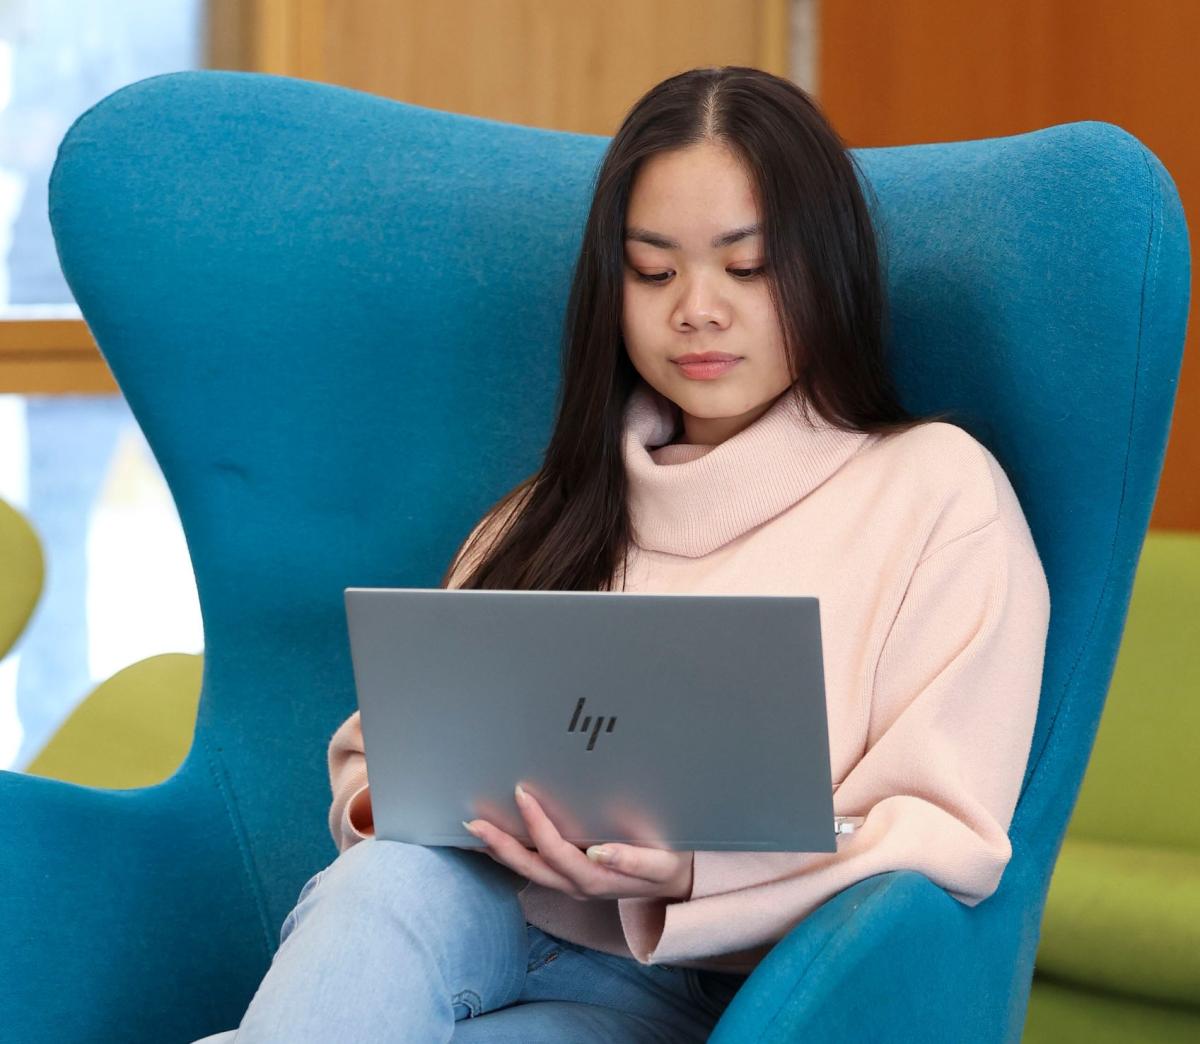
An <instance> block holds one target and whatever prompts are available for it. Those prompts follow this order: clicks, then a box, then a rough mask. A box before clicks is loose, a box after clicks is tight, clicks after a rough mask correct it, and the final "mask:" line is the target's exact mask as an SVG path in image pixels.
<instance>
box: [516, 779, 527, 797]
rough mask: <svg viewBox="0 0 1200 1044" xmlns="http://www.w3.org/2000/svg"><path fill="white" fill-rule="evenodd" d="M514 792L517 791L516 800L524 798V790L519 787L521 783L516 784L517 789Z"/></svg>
mask: <svg viewBox="0 0 1200 1044" xmlns="http://www.w3.org/2000/svg"><path fill="white" fill-rule="evenodd" d="M516 793H517V800H518V801H524V800H525V791H524V790H522V789H521V784H520V783H518V784H517V791H516Z"/></svg>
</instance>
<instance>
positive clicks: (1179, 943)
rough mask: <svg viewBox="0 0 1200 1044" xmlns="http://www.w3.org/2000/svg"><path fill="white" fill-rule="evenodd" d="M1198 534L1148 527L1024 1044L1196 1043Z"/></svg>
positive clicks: (1070, 833) (1064, 859)
mask: <svg viewBox="0 0 1200 1044" xmlns="http://www.w3.org/2000/svg"><path fill="white" fill-rule="evenodd" d="M1197 737H1200V533H1192V532H1175V531H1160V530H1151V531H1150V532H1149V533H1148V534H1147V537H1146V542H1145V546H1144V548H1143V551H1142V556H1141V559H1140V561H1139V563H1138V567H1137V573H1136V576H1135V580H1134V587H1133V593H1132V596H1131V600H1130V607H1129V615H1128V618H1127V621H1126V627H1125V632H1124V634H1123V636H1122V639H1121V646H1120V649H1119V652H1118V655H1117V663H1116V669H1115V671H1114V674H1113V680H1112V685H1111V687H1110V689H1109V693H1108V698H1107V701H1106V703H1105V705H1104V712H1103V715H1102V717H1101V719H1100V726H1099V731H1098V732H1097V736H1096V744H1095V748H1094V750H1093V752H1092V756H1091V760H1090V762H1089V763H1088V769H1087V772H1086V774H1085V776H1084V779H1083V783H1082V786H1081V789H1080V792H1079V799H1078V802H1077V804H1076V806H1075V809H1074V812H1073V813H1072V816H1071V820H1070V824H1069V826H1068V829H1067V833H1066V836H1065V838H1064V840H1063V844H1062V850H1061V852H1060V854H1059V857H1058V861H1057V863H1056V864H1055V869H1054V874H1053V876H1052V878H1051V881H1050V889H1049V892H1048V894H1047V900H1046V907H1045V912H1044V915H1043V919H1042V935H1041V940H1040V943H1039V948H1038V951H1037V958H1036V962H1035V977H1034V982H1033V989H1032V993H1031V995H1030V1002H1029V1011H1028V1016H1027V1019H1026V1024H1025V1034H1024V1038H1023V1040H1024V1042H1025V1044H1043V1042H1045V1044H1073V1042H1075V1041H1086V1042H1088V1044H1108V1042H1110V1041H1111V1042H1114V1044H1116V1042H1121V1044H1126V1042H1129V1041H1137V1042H1138V1044H1157V1042H1163V1044H1166V1042H1174V1041H1180V1042H1182V1041H1197V1040H1200V803H1198V802H1197V800H1196V796H1197V794H1200V758H1198V757H1197V749H1198V742H1197Z"/></svg>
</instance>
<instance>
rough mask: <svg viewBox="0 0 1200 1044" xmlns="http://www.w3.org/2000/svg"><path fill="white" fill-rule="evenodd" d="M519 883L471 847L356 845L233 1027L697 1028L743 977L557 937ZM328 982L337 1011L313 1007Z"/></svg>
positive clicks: (299, 1032)
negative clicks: (527, 904)
mask: <svg viewBox="0 0 1200 1044" xmlns="http://www.w3.org/2000/svg"><path fill="white" fill-rule="evenodd" d="M523 883H524V878H522V877H520V876H519V875H517V874H515V873H513V872H512V871H510V870H508V868H506V867H503V866H501V865H500V864H498V863H496V862H495V861H494V860H492V859H491V858H490V857H489V856H487V855H486V854H485V853H482V852H478V851H473V850H469V849H457V848H442V847H425V846H420V845H409V844H406V843H403V842H393V841H380V840H378V839H374V838H372V839H368V840H365V841H361V842H358V843H356V844H355V845H353V846H352V847H351V848H349V849H347V850H346V851H345V852H343V853H341V854H340V855H339V856H338V858H337V859H336V860H334V862H332V863H331V864H329V866H327V867H325V868H324V869H323V870H321V871H320V872H318V873H317V874H316V875H314V876H313V877H312V878H311V879H310V880H309V881H308V882H307V883H306V884H305V886H304V888H303V889H302V890H301V892H300V896H299V898H298V899H297V902H296V906H295V908H294V909H293V910H292V912H291V913H289V914H288V916H287V918H286V919H285V921H284V925H283V927H282V929H281V933H280V934H281V939H280V949H279V951H277V953H276V955H275V958H274V959H273V961H272V966H271V969H269V970H268V974H267V976H266V977H265V978H264V982H263V984H262V985H260V988H259V991H258V993H256V995H255V997H254V999H253V1001H252V1003H251V1005H250V1008H249V1009H248V1011H247V1015H246V1017H245V1018H244V1019H243V1022H242V1029H243V1034H241V1035H239V1037H238V1038H237V1039H239V1040H241V1039H245V1040H248V1041H252V1040H258V1039H263V1040H265V1039H272V1038H271V1036H270V1032H269V1031H270V1030H271V1029H272V1028H273V1029H274V1030H275V1031H276V1032H279V1031H282V1030H283V1029H284V1028H285V1027H286V1028H287V1029H288V1031H289V1032H291V1033H292V1034H293V1036H292V1039H294V1040H297V1041H299V1040H301V1039H309V1036H311V1037H313V1038H314V1039H316V1038H317V1036H318V1035H319V1030H320V1027H321V1025H322V1023H323V1022H324V1020H325V1019H326V1016H328V1020H329V1025H330V1026H337V1025H339V1024H340V1023H341V1021H342V1019H343V1018H344V1013H351V1014H353V1016H354V1018H355V1019H357V1020H358V1023H359V1028H360V1030H361V1031H362V1032H368V1030H369V1032H370V1035H371V1036H372V1039H379V1040H380V1041H381V1044H383V1041H385V1040H392V1039H396V1040H400V1039H410V1038H406V1037H404V1036H403V1033H404V1032H405V1030H406V1028H409V1027H415V1026H418V1025H419V1026H421V1027H422V1029H423V1035H424V1037H425V1039H427V1040H430V1041H432V1040H434V1039H441V1040H453V1041H454V1042H456V1044H463V1042H468V1044H469V1042H471V1041H485V1040H486V1041H489V1042H496V1044H504V1042H506V1041H521V1042H522V1044H536V1042H537V1041H539V1040H546V1041H552V1040H553V1041H561V1040H571V1041H578V1042H581V1044H586V1042H589V1041H597V1042H599V1041H606V1042H607V1041H612V1040H623V1041H631V1042H642V1041H647V1042H649V1041H692V1040H694V1041H704V1040H707V1038H708V1035H709V1033H710V1032H711V1029H712V1027H713V1025H715V1023H716V1021H717V1019H718V1018H719V1016H720V1012H721V1010H723V1008H724V1005H725V1004H726V1003H728V1000H729V998H730V997H731V996H732V991H733V989H734V988H736V986H737V984H738V983H739V982H740V981H741V980H740V979H739V978H730V977H725V976H715V977H714V975H713V973H711V972H704V971H700V970H698V969H691V968H680V967H673V966H667V965H643V964H641V963H639V962H638V961H636V960H634V959H632V958H623V957H618V956H615V955H612V954H607V953H603V952H601V951H598V950H593V949H591V948H589V947H586V946H582V945H579V944H576V943H572V942H569V941H566V940H563V939H559V938H557V937H556V936H553V935H550V934H548V933H546V932H544V931H542V930H541V929H540V928H537V927H536V926H533V925H530V924H528V923H527V922H525V920H524V917H523V916H522V914H521V912H520V904H519V901H518V899H517V896H516V893H517V891H518V890H519V888H520V886H521V885H522V884H523ZM522 926H523V927H522ZM330 989H332V990H334V991H335V994H336V995H337V996H339V997H342V996H346V997H348V1000H347V1004H346V1006H345V1008H344V1012H338V1011H333V1012H328V1013H326V1012H325V1011H324V1010H323V1009H321V1008H319V1007H317V1006H314V1005H313V1003H312V1001H311V996H312V994H313V992H314V991H320V992H322V993H325V991H327V990H330ZM414 990H417V991H419V993H417V994H414ZM260 995H261V996H260ZM326 995H328V994H326ZM409 1005H411V1006H412V1017H411V1019H410V1018H409V1016H408V1013H407V1010H406V1009H407V1007H408V1006H409ZM247 1027H249V1028H247ZM346 1028H350V1027H346ZM256 1033H260V1034H262V1035H261V1036H255V1034H256ZM442 1033H447V1034H450V1033H452V1036H441V1034H442ZM397 1034H400V1035H399V1036H397ZM218 1039H219V1038H218ZM227 1039H228V1040H230V1041H232V1040H233V1039H235V1038H233V1037H229V1038H227ZM411 1039H415V1038H411ZM213 1044H216V1042H213Z"/></svg>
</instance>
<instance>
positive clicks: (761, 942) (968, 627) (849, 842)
mask: <svg viewBox="0 0 1200 1044" xmlns="http://www.w3.org/2000/svg"><path fill="white" fill-rule="evenodd" d="M1049 616H1050V594H1049V587H1048V585H1047V582H1046V577H1045V574H1044V572H1043V569H1042V564H1041V561H1040V559H1039V558H1038V555H1037V551H1036V548H1035V546H1034V543H1033V540H1032V537H1031V535H1030V533H1029V529H1028V526H1027V524H1026V522H1025V519H1024V516H1022V515H1021V514H1020V512H1019V509H1018V508H1017V507H1016V501H1015V497H1014V496H1013V494H1012V492H1011V489H1008V488H1004V489H1003V493H1002V496H1001V513H1000V514H999V515H997V516H996V517H993V518H992V519H991V520H990V521H988V522H985V523H983V524H981V525H980V526H979V527H978V528H976V529H974V530H973V531H971V532H967V533H963V534H961V535H959V536H957V537H955V538H952V539H951V540H949V541H948V542H947V543H945V544H942V545H941V546H940V547H938V548H936V549H935V550H933V551H932V552H929V553H927V554H926V556H925V557H924V558H923V559H922V560H921V561H920V562H919V563H918V564H917V566H916V567H915V568H914V570H913V572H912V574H911V577H910V580H909V583H908V585H907V588H906V590H905V592H904V594H903V597H902V598H901V600H900V603H899V608H898V609H897V612H896V616H895V618H894V620H893V622H892V625H891V628H890V630H889V631H888V633H887V636H886V638H885V640H884V643H883V647H882V650H881V652H880V655H879V658H878V661H877V664H876V670H875V676H874V684H873V687H872V689H871V691H872V697H871V705H870V708H869V720H868V729H867V742H866V744H865V748H864V754H863V756H862V757H861V758H860V759H859V761H858V762H857V763H856V764H855V766H854V767H853V768H852V769H851V771H850V772H849V773H847V775H846V777H845V779H844V780H843V781H842V782H841V784H840V785H839V786H838V787H837V789H836V790H835V792H834V812H835V814H836V815H841V816H865V820H864V822H863V823H862V825H861V826H860V827H859V828H858V829H857V830H856V831H855V832H853V833H851V834H839V835H837V840H836V845H837V850H836V852H807V853H806V852H765V853H764V852H758V853H747V852H696V853H695V862H694V871H693V885H692V891H691V894H690V896H689V897H688V898H687V899H686V900H682V901H671V900H664V899H646V898H625V899H620V900H618V907H619V911H620V917H621V924H622V928H623V930H624V933H625V938H626V942H627V943H628V945H629V948H630V950H631V952H632V953H633V954H634V955H635V956H636V957H637V959H638V960H639V961H640V962H641V963H643V964H649V963H669V962H671V961H678V960H683V959H693V958H697V957H702V956H713V955H721V954H728V953H733V952H735V951H740V950H754V949H758V948H769V947H770V946H771V945H773V944H774V943H775V942H777V941H778V940H779V939H782V938H783V937H784V935H785V934H787V932H788V931H789V930H790V929H791V928H792V927H794V926H795V925H796V924H797V923H798V922H799V921H800V920H802V919H803V918H804V917H805V916H806V915H807V914H808V913H810V912H811V911H812V910H814V909H816V908H817V907H818V906H820V905H821V904H822V903H824V902H825V901H826V900H828V899H830V898H831V897H832V896H834V895H835V894H836V893H838V892H840V891H842V890H843V889H845V888H847V887H849V886H850V885H851V884H854V883H855V882H857V881H859V880H862V879H863V878H866V877H869V876H872V875H875V874H880V873H884V872H886V871H891V870H900V869H912V870H916V871H919V872H920V873H922V874H924V875H925V876H926V877H928V878H929V879H930V880H932V881H933V882H934V883H936V884H938V885H940V886H941V887H942V888H944V889H946V890H947V891H948V892H949V893H950V895H952V896H953V897H954V898H955V899H957V900H959V901H960V902H962V903H964V904H966V905H967V906H975V905H976V904H978V903H979V902H981V901H982V900H984V899H986V898H987V897H988V896H990V895H991V894H992V893H993V892H994V891H995V890H996V888H997V886H998V885H999V882H1000V876H1001V874H1002V873H1003V871H1004V868H1005V866H1006V865H1007V863H1008V861H1009V858H1010V856H1011V855H1012V845H1011V843H1010V841H1009V837H1008V827H1009V824H1010V822H1011V821H1012V816H1013V812H1014V810H1015V807H1016V802H1017V797H1018V793H1019V791H1020V786H1021V781H1022V778H1023V776H1024V772H1025V767H1026V762H1027V760H1028V757H1029V751H1030V746H1031V743H1032V739H1033V730H1034V724H1035V720H1036V717H1037V706H1038V698H1039V695H1040V691H1041V680H1042V667H1043V658H1044V654H1045V645H1046V635H1047V629H1048V625H1049ZM714 926H715V927H714ZM764 952H765V950H764Z"/></svg>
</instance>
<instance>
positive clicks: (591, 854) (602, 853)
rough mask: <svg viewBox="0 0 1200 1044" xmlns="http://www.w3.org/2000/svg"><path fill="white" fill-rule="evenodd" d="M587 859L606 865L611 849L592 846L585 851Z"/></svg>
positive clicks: (610, 856)
mask: <svg viewBox="0 0 1200 1044" xmlns="http://www.w3.org/2000/svg"><path fill="white" fill-rule="evenodd" d="M587 855H588V858H589V859H594V860H596V862H598V863H607V862H608V861H609V859H610V858H612V849H611V848H605V847H604V845H592V847H591V848H589V849H588V850H587Z"/></svg>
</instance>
